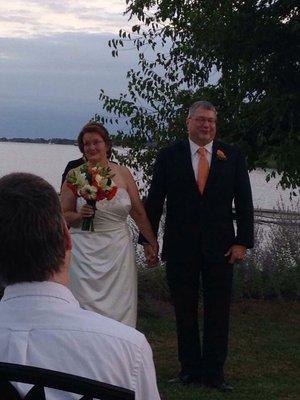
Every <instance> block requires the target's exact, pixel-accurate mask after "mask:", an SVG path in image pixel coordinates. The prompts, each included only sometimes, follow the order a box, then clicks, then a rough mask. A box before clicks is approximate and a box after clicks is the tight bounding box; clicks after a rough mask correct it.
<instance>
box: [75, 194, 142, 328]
mask: <svg viewBox="0 0 300 400" xmlns="http://www.w3.org/2000/svg"><path fill="white" fill-rule="evenodd" d="M84 203H85V201H84V200H83V199H82V198H78V200H77V207H78V208H79V207H81V206H82V204H84ZM130 208H131V202H130V198H129V195H128V193H127V191H126V190H125V189H124V188H118V191H117V193H116V195H115V197H114V198H113V199H111V200H106V199H105V200H101V201H98V202H97V203H96V212H95V217H94V228H95V232H86V231H82V230H81V227H79V228H71V230H70V233H71V236H72V241H73V249H72V261H71V271H70V289H71V291H72V293H73V294H74V296H75V297H76V299H77V300H78V301H79V303H80V305H81V307H82V308H84V309H86V310H92V311H95V312H97V313H99V314H102V315H105V316H107V317H110V318H113V319H115V320H117V321H120V322H123V323H125V324H127V325H129V326H133V327H135V325H136V314H137V272H136V266H135V257H134V248H133V243H132V238H131V234H130V231H129V227H128V224H127V217H128V214H129V211H130Z"/></svg>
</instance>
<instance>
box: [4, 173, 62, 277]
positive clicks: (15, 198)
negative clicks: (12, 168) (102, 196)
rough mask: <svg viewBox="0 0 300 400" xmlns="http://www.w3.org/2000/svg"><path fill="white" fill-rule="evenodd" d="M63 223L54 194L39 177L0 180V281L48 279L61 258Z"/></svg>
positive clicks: (15, 175)
mask: <svg viewBox="0 0 300 400" xmlns="http://www.w3.org/2000/svg"><path fill="white" fill-rule="evenodd" d="M64 230H65V227H64V220H63V216H62V212H61V207H60V202H59V198H58V195H57V194H56V192H55V190H54V188H53V187H52V186H51V185H50V184H49V183H48V182H46V181H45V180H44V179H42V178H40V177H39V176H36V175H33V174H27V173H12V174H9V175H6V176H4V177H2V178H1V179H0V243H1V245H0V282H1V284H4V285H9V284H13V283H18V282H32V281H45V280H48V279H49V278H50V277H51V276H52V274H53V273H55V272H58V271H59V270H60V267H61V265H62V263H63V260H64V258H65V234H64Z"/></svg>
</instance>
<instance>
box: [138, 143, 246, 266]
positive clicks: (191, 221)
mask: <svg viewBox="0 0 300 400" xmlns="http://www.w3.org/2000/svg"><path fill="white" fill-rule="evenodd" d="M218 149H220V150H222V152H223V153H224V154H225V156H226V160H221V159H219V158H218V157H217V150H218ZM165 198H166V199H167V204H166V220H165V227H164V238H163V249H162V259H163V260H167V261H172V260H173V261H185V260H189V259H194V258H195V257H198V256H199V255H200V254H204V256H205V259H206V260H207V261H208V262H223V261H224V260H225V258H224V254H225V253H226V252H227V251H228V249H229V247H230V246H231V245H232V244H234V243H236V244H241V245H244V246H246V247H247V248H251V247H253V204H252V195H251V188H250V182H249V176H248V171H247V167H246V163H245V159H244V157H243V156H242V154H241V152H240V151H239V149H238V148H237V147H235V146H230V145H228V144H225V143H222V142H219V141H214V142H213V154H212V161H211V166H210V171H209V176H208V180H207V183H206V186H205V189H204V193H203V195H201V193H200V192H199V189H198V187H197V183H196V180H195V175H194V171H193V167H192V162H191V154H190V146H189V141H188V140H185V141H182V142H179V143H176V144H173V145H171V146H170V147H167V148H165V149H163V150H161V152H160V153H159V154H158V157H157V160H156V163H155V166H154V174H153V180H152V183H151V187H150V190H149V194H148V198H147V200H146V202H145V208H146V211H147V214H148V217H149V219H150V222H151V224H152V227H153V229H154V231H155V233H157V230H158V226H159V221H160V218H161V215H162V211H163V205H164V202H165ZM233 200H234V203H235V210H236V222H237V232H236V234H235V231H234V225H233V211H232V202H233Z"/></svg>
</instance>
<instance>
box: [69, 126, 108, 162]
mask: <svg viewBox="0 0 300 400" xmlns="http://www.w3.org/2000/svg"><path fill="white" fill-rule="evenodd" d="M93 132H95V133H99V135H100V136H101V137H102V139H103V140H104V143H105V144H106V147H107V152H106V155H107V158H110V156H111V148H112V142H111V139H110V137H109V133H108V131H107V129H106V128H105V126H104V125H102V124H100V123H99V122H96V121H93V122H88V123H87V124H86V125H84V127H83V128H82V129H81V131H80V133H79V135H78V138H77V143H78V147H79V150H80V151H81V153H82V154H84V144H83V136H84V135H85V134H86V133H93Z"/></svg>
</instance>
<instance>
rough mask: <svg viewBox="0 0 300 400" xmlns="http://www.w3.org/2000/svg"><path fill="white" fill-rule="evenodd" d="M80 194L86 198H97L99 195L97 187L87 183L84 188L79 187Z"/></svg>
mask: <svg viewBox="0 0 300 400" xmlns="http://www.w3.org/2000/svg"><path fill="white" fill-rule="evenodd" d="M78 195H79V196H82V197H83V198H85V199H91V200H95V199H96V196H97V188H96V187H95V186H91V185H89V184H86V185H84V186H83V187H82V188H80V189H78Z"/></svg>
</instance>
